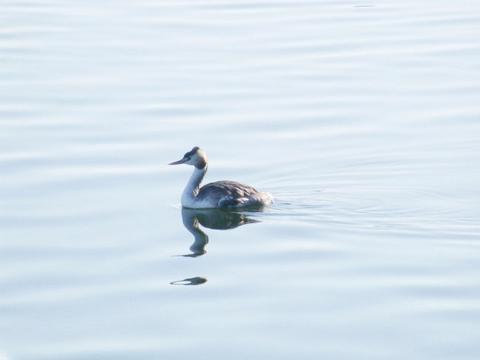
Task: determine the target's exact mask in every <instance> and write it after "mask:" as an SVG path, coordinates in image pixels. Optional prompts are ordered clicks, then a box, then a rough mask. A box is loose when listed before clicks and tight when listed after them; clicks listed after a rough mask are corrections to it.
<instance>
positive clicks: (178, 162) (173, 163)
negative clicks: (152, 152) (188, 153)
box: [168, 158, 188, 165]
mask: <svg viewBox="0 0 480 360" xmlns="http://www.w3.org/2000/svg"><path fill="white" fill-rule="evenodd" d="M187 161H188V158H183V159H181V160H178V161H174V162H171V163H170V164H168V165H180V164H183V163H185V162H187Z"/></svg>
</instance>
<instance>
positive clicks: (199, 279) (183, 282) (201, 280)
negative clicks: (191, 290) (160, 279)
mask: <svg viewBox="0 0 480 360" xmlns="http://www.w3.org/2000/svg"><path fill="white" fill-rule="evenodd" d="M206 282H207V279H205V278H204V277H201V276H196V277H192V278H187V279H183V280H177V281H172V282H171V283H170V285H202V284H205V283H206Z"/></svg>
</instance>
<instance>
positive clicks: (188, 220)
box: [170, 208, 258, 285]
mask: <svg viewBox="0 0 480 360" xmlns="http://www.w3.org/2000/svg"><path fill="white" fill-rule="evenodd" d="M182 220H183V225H184V226H185V228H186V229H187V230H188V231H189V232H190V233H191V234H192V235H193V239H194V241H193V244H192V245H191V246H190V251H191V253H189V254H184V255H180V256H185V257H192V258H193V257H197V256H201V255H204V254H205V253H206V252H207V251H206V250H205V246H206V245H207V244H208V235H207V234H206V233H205V232H204V231H203V230H202V229H201V228H200V225H202V226H203V227H204V228H208V229H216V230H230V229H235V228H236V227H239V226H241V225H245V224H252V223H256V222H258V220H254V219H251V218H249V217H248V216H247V215H246V214H243V213H239V212H234V211H231V210H230V211H229V210H225V209H187V208H182ZM205 282H207V279H205V278H203V277H198V276H197V277H192V278H187V279H183V280H177V281H172V282H171V283H170V284H172V285H200V284H204V283H205Z"/></svg>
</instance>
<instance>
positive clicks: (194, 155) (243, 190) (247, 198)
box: [169, 146, 272, 209]
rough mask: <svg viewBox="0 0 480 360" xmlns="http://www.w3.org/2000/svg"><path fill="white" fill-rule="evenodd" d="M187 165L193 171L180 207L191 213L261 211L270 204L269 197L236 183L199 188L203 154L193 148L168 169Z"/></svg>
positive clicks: (202, 169)
mask: <svg viewBox="0 0 480 360" xmlns="http://www.w3.org/2000/svg"><path fill="white" fill-rule="evenodd" d="M179 164H188V165H193V166H194V167H195V169H194V170H193V174H192V176H191V177H190V180H189V181H188V183H187V186H186V187H185V190H183V194H182V206H183V207H186V208H191V209H211V208H241V207H252V208H261V207H263V206H265V205H269V204H271V203H272V196H271V195H270V194H268V193H264V192H260V191H257V190H256V189H254V188H253V187H251V186H248V185H243V184H240V183H238V182H236V181H227V180H223V181H215V182H212V183H210V184H207V185H204V186H202V187H200V183H201V182H202V180H203V178H204V176H205V174H206V173H207V167H208V164H207V154H205V151H203V150H202V149H200V148H199V147H198V146H195V147H194V148H193V149H192V150H191V151H189V152H187V153H186V154H185V155H183V158H182V159H181V160H178V161H174V162H172V163H170V164H169V165H179Z"/></svg>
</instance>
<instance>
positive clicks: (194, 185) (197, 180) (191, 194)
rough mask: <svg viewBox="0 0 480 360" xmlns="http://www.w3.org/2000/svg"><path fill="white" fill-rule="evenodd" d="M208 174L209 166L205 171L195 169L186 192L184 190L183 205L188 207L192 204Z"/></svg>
mask: <svg viewBox="0 0 480 360" xmlns="http://www.w3.org/2000/svg"><path fill="white" fill-rule="evenodd" d="M206 173H207V166H205V167H204V168H203V169H197V168H194V170H193V174H192V176H190V179H189V180H188V183H187V186H185V190H183V194H182V205H183V206H188V204H191V203H192V202H193V201H194V200H195V197H196V196H197V195H198V191H199V189H200V184H201V182H202V180H203V177H204V176H205V174H206Z"/></svg>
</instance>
